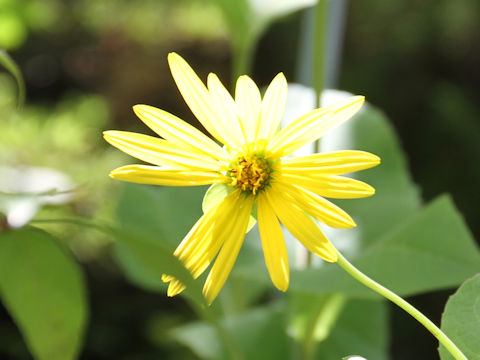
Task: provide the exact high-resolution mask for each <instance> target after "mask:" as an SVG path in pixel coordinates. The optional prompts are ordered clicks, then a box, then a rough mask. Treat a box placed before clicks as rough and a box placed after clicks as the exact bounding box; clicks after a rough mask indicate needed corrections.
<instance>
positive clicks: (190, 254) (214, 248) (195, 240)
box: [174, 190, 241, 278]
mask: <svg viewBox="0 0 480 360" xmlns="http://www.w3.org/2000/svg"><path fill="white" fill-rule="evenodd" d="M240 200H241V199H240V191H239V190H237V191H235V192H233V193H231V194H229V195H227V196H226V197H225V198H224V199H223V200H222V202H221V203H219V204H218V205H217V206H215V207H213V208H212V209H210V210H209V211H208V212H207V213H206V214H204V215H203V216H202V217H201V218H200V220H199V221H198V222H197V224H195V226H194V227H193V228H192V230H190V232H189V233H188V234H187V236H186V237H185V238H184V240H183V241H182V242H181V243H180V245H179V246H178V247H177V249H176V250H175V253H174V255H175V256H178V258H179V259H180V260H181V261H182V262H183V263H184V264H185V266H186V267H187V268H188V269H189V270H190V271H191V272H192V275H193V277H194V278H197V277H198V276H200V275H201V274H202V273H203V271H205V269H206V268H207V267H208V266H209V265H210V263H211V262H212V260H213V259H214V258H215V256H216V255H217V253H218V251H219V250H220V248H221V246H222V245H223V241H224V240H225V235H226V234H228V232H229V230H230V228H231V227H232V226H233V222H232V221H231V220H232V217H234V216H235V213H236V208H237V207H238V206H239V201H240Z"/></svg>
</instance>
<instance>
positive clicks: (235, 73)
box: [232, 34, 256, 88]
mask: <svg viewBox="0 0 480 360" xmlns="http://www.w3.org/2000/svg"><path fill="white" fill-rule="evenodd" d="M255 44H256V37H255V35H254V34H250V37H249V38H247V39H240V40H234V42H233V56H232V61H233V63H232V87H233V88H235V82H236V80H237V79H238V77H239V76H241V75H245V74H249V73H250V72H251V67H252V58H253V51H254V48H255Z"/></svg>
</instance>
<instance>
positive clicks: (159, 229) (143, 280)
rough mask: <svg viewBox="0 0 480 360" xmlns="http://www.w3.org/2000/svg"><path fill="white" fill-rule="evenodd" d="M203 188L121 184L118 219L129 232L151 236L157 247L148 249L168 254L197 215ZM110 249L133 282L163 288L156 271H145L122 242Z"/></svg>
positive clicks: (186, 231) (153, 289) (149, 288)
mask: <svg viewBox="0 0 480 360" xmlns="http://www.w3.org/2000/svg"><path fill="white" fill-rule="evenodd" d="M205 191H206V187H191V188H176V187H152V186H146V185H139V184H124V187H123V192H122V194H121V196H120V199H119V202H118V205H117V210H116V212H117V218H118V223H119V224H121V225H122V228H123V229H125V231H127V232H128V233H130V234H136V235H137V236H138V237H146V238H148V239H155V241H156V245H157V248H154V249H153V250H152V251H157V252H158V251H166V252H168V253H169V254H172V253H173V250H174V249H175V247H176V246H177V245H178V244H179V243H180V242H181V240H182V239H183V237H184V236H185V235H186V234H187V233H188V231H189V230H190V228H191V227H192V225H193V224H194V223H195V221H197V220H198V218H199V217H200V216H201V214H202V208H201V204H202V196H203V194H204V192H205ZM113 249H114V253H115V256H116V258H117V260H118V262H119V264H120V265H121V266H122V268H123V270H124V272H125V274H126V276H127V277H128V278H129V279H130V280H131V281H132V282H133V283H134V284H137V285H138V286H141V287H143V288H145V289H148V290H152V291H159V290H164V289H165V285H164V284H163V283H162V281H161V279H160V277H159V275H158V272H153V273H152V271H149V270H148V269H147V268H146V267H145V266H144V264H142V262H141V260H140V259H139V258H138V257H136V256H134V255H133V254H132V253H131V252H130V250H129V249H127V247H126V245H125V244H124V243H123V242H121V241H120V242H117V243H116V244H114V247H113ZM160 256H163V255H160Z"/></svg>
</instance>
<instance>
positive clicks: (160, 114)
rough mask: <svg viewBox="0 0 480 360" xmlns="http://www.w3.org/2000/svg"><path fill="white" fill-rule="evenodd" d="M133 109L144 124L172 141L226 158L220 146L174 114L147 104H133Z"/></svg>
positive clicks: (213, 156)
mask: <svg viewBox="0 0 480 360" xmlns="http://www.w3.org/2000/svg"><path fill="white" fill-rule="evenodd" d="M133 111H135V114H137V116H138V117H139V118H140V120H142V121H143V122H144V123H145V125H147V126H148V127H149V128H150V129H152V130H153V131H155V132H156V133H157V134H158V135H160V136H161V137H163V138H165V139H167V140H168V141H171V142H172V143H175V144H177V145H180V146H183V147H184V148H186V149H190V150H191V151H193V152H196V153H199V154H207V155H209V156H210V157H212V158H214V159H227V158H228V154H227V153H226V152H225V150H224V149H223V148H222V147H220V146H219V145H218V144H216V143H215V142H214V141H213V140H212V139H210V138H209V137H208V136H206V135H205V134H203V133H202V132H201V131H199V130H197V129H196V128H194V127H193V126H192V125H190V124H188V123H186V122H185V121H183V120H181V119H179V118H178V117H176V116H175V115H172V114H170V113H168V112H166V111H164V110H161V109H157V108H155V107H153V106H149V105H135V106H134V107H133Z"/></svg>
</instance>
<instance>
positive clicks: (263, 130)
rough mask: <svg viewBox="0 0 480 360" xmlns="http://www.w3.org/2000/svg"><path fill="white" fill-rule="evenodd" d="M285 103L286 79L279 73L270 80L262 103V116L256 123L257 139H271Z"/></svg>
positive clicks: (278, 123) (276, 128)
mask: <svg viewBox="0 0 480 360" xmlns="http://www.w3.org/2000/svg"><path fill="white" fill-rule="evenodd" d="M286 102H287V79H285V75H283V73H279V74H278V75H277V76H275V78H274V79H273V80H272V82H271V83H270V85H269V86H268V88H267V90H266V91H265V95H264V97H263V101H262V110H261V111H262V114H261V117H260V121H259V123H258V130H257V137H256V138H257V139H271V138H272V137H273V135H274V134H275V133H276V132H277V131H278V127H279V125H280V120H281V119H282V116H283V113H284V111H285V104H286Z"/></svg>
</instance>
